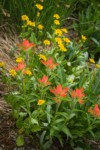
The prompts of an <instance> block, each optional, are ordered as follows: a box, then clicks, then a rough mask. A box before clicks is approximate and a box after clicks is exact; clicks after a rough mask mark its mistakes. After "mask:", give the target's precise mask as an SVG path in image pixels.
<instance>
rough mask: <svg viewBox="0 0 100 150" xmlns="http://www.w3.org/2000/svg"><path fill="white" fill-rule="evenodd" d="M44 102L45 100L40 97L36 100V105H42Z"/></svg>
mask: <svg viewBox="0 0 100 150" xmlns="http://www.w3.org/2000/svg"><path fill="white" fill-rule="evenodd" d="M44 103H45V100H43V99H40V100H38V102H37V105H43V104H44Z"/></svg>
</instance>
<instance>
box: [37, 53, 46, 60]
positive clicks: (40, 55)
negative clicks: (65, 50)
mask: <svg viewBox="0 0 100 150" xmlns="http://www.w3.org/2000/svg"><path fill="white" fill-rule="evenodd" d="M39 59H42V60H44V61H47V58H46V56H45V55H43V54H39Z"/></svg>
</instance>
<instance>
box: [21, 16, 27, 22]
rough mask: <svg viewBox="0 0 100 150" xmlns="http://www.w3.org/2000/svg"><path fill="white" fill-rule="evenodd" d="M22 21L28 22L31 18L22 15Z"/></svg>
mask: <svg viewBox="0 0 100 150" xmlns="http://www.w3.org/2000/svg"><path fill="white" fill-rule="evenodd" d="M21 19H22V20H23V21H27V20H29V18H28V16H27V15H22V16H21Z"/></svg>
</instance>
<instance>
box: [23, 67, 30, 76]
mask: <svg viewBox="0 0 100 150" xmlns="http://www.w3.org/2000/svg"><path fill="white" fill-rule="evenodd" d="M24 73H25V74H27V75H29V76H31V75H32V72H31V71H30V70H29V69H26V70H25V71H24Z"/></svg>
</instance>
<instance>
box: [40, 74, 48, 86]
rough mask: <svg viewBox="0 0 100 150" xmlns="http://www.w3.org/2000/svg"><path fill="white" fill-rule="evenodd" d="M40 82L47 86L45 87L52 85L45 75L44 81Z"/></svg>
mask: <svg viewBox="0 0 100 150" xmlns="http://www.w3.org/2000/svg"><path fill="white" fill-rule="evenodd" d="M38 81H39V82H40V83H42V84H43V85H45V86H47V85H50V84H51V83H50V82H48V76H46V75H44V76H43V77H42V79H40V78H39V79H38Z"/></svg>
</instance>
